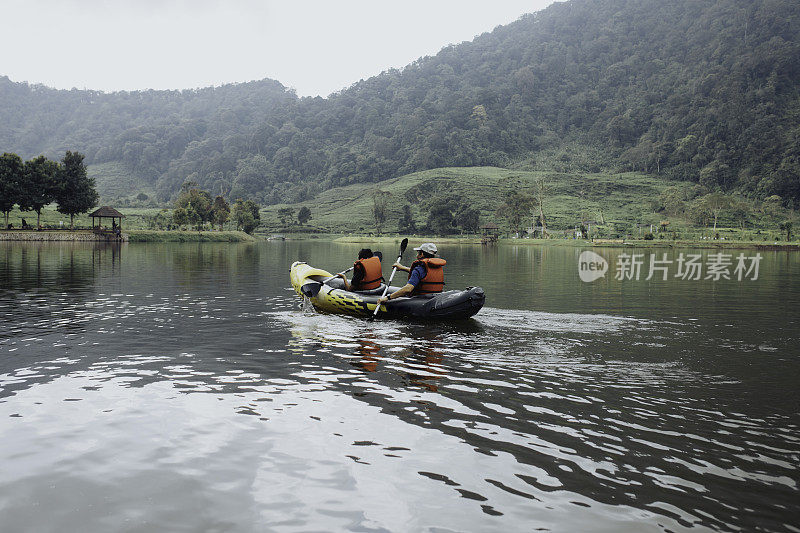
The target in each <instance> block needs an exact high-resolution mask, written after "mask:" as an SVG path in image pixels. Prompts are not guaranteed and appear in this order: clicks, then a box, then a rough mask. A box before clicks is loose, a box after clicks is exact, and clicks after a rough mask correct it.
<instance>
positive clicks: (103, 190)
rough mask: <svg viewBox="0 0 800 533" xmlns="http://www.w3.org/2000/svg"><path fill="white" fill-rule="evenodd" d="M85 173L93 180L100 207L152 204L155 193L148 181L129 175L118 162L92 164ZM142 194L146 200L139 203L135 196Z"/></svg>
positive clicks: (141, 177) (132, 174)
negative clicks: (146, 197)
mask: <svg viewBox="0 0 800 533" xmlns="http://www.w3.org/2000/svg"><path fill="white" fill-rule="evenodd" d="M86 173H87V174H88V176H89V177H90V178H94V181H95V189H96V190H97V193H98V194H99V195H100V203H101V205H111V204H115V205H117V206H120V205H124V203H127V204H128V205H130V204H133V205H137V204H142V203H144V204H154V202H155V198H156V191H155V189H154V188H153V186H152V185H150V184H149V180H147V179H146V178H144V177H143V176H139V175H136V174H134V173H131V172H130V171H129V170H128V169H126V168H125V167H124V165H122V164H121V163H119V162H111V163H94V164H91V165H89V166H87V167H86ZM140 193H144V194H146V195H147V196H148V200H146V201H145V202H141V201H140V200H137V199H136V195H138V194H140Z"/></svg>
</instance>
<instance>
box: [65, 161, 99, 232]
mask: <svg viewBox="0 0 800 533" xmlns="http://www.w3.org/2000/svg"><path fill="white" fill-rule="evenodd" d="M83 158H84V155H83V154H80V153H78V152H69V151H68V152H67V153H66V154H65V155H64V159H62V160H61V166H60V168H59V172H58V180H57V181H58V183H57V186H56V189H55V195H54V196H55V200H56V202H58V207H57V208H56V210H57V211H58V212H59V213H61V214H64V215H69V229H73V228H74V221H75V215H77V214H80V213H85V212H86V211H88V210H89V209H91V208H93V207H94V206H96V205H97V199H98V195H97V191H96V190H95V188H94V178H90V177H89V176H88V175H87V174H86V165H84V164H83Z"/></svg>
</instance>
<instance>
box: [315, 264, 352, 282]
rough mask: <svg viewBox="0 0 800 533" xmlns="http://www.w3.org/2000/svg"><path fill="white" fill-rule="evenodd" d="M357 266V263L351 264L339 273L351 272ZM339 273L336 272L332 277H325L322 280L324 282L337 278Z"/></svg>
mask: <svg viewBox="0 0 800 533" xmlns="http://www.w3.org/2000/svg"><path fill="white" fill-rule="evenodd" d="M355 267H356V266H355V265H353V266H351V267H350V268H348V269H347V270H342V271H341V272H339V274H347V273H348V272H350V271H351V270H353V269H354V268H355ZM339 274H334V275H333V276H331V277H329V278H325V279H323V280H322V283H328V282H329V281H330V280H332V279H334V278H337V277H339Z"/></svg>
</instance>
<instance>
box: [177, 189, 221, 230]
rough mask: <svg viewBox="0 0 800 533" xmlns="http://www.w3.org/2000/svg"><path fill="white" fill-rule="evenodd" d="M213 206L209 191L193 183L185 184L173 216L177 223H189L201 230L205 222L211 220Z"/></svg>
mask: <svg viewBox="0 0 800 533" xmlns="http://www.w3.org/2000/svg"><path fill="white" fill-rule="evenodd" d="M212 206H213V202H212V200H211V195H210V194H209V193H208V191H204V190H202V189H197V188H194V187H191V185H189V186H184V187H183V192H181V194H180V196H178V199H177V200H176V201H175V208H174V211H173V212H172V213H173V215H172V216H173V219H174V220H175V223H176V224H179V225H183V224H189V225H192V226H194V227H195V229H196V230H197V231H200V230H201V229H202V228H203V224H205V223H206V222H209V221H211V218H212V211H211V209H212Z"/></svg>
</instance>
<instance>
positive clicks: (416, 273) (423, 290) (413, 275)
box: [378, 242, 447, 305]
mask: <svg viewBox="0 0 800 533" xmlns="http://www.w3.org/2000/svg"><path fill="white" fill-rule="evenodd" d="M414 250H416V252H417V260H416V261H414V262H413V263H412V264H411V266H410V267H406V266H403V265H401V264H400V263H395V264H394V265H392V266H393V267H394V268H396V269H397V270H402V271H403V272H408V283H406V284H405V285H404V286H403V287H400V289H399V290H397V291H395V292H393V293H392V294H390V295H388V296H385V297H383V298H379V299H378V305H381V304H382V303H384V302H387V301H389V300H395V299H397V298H402V297H403V296H417V295H418V294H432V293H437V292H442V289H444V265H446V264H447V261H445V260H444V259H442V258H440V257H437V256H436V254H438V253H439V251H438V250H437V248H436V245H435V244H433V243H432V242H426V243H425V244H423V245H422V246H420V247H419V248H414Z"/></svg>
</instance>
